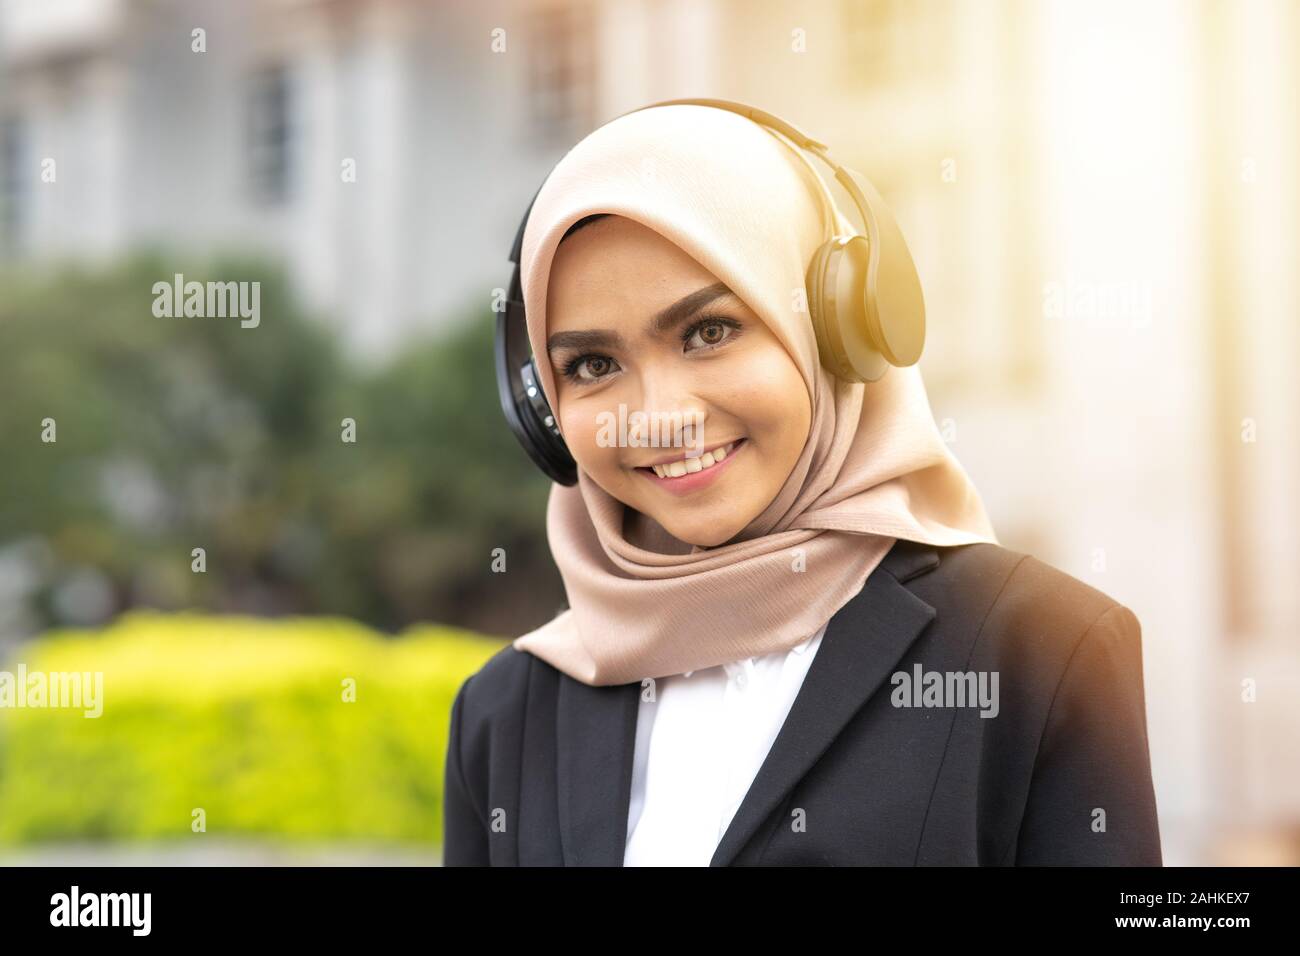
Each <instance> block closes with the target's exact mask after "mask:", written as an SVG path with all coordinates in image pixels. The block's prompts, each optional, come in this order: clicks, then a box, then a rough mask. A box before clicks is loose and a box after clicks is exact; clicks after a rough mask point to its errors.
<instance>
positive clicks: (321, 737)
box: [0, 612, 504, 844]
mask: <svg viewBox="0 0 1300 956" xmlns="http://www.w3.org/2000/svg"><path fill="white" fill-rule="evenodd" d="M502 646H504V645H503V643H501V642H497V641H491V640H483V639H482V638H479V637H477V636H475V635H472V634H470V633H468V632H464V631H460V630H456V629H450V628H435V627H418V628H414V629H412V630H410V631H408V632H407V633H406V634H404V635H403V636H402V637H401V638H399V639H396V640H390V639H384V638H383V637H382V636H381V635H379V634H378V633H376V632H374V631H370V630H368V629H366V628H364V627H362V626H360V625H357V624H354V623H352V622H348V621H343V620H337V619H314V620H305V619H282V620H278V621H266V620H258V619H253V618H239V617H231V618H214V617H207V616H200V615H191V614H178V615H167V614H159V613H156V612H136V613H132V614H128V615H124V616H123V617H122V618H120V619H119V620H118V621H116V622H115V623H114V624H113V625H112V626H111V627H110V628H108V629H107V630H105V631H104V632H102V633H99V632H90V631H83V632H78V631H64V632H55V633H51V634H49V635H47V636H45V637H43V638H41V639H40V640H38V641H33V642H31V643H29V644H27V645H25V646H24V647H23V648H22V649H21V651H22V653H21V654H20V655H19V657H18V659H19V660H21V661H23V663H24V664H26V667H27V673H28V674H31V673H32V672H34V671H42V672H54V671H62V672H92V673H93V672H102V673H103V691H102V698H101V703H102V708H103V710H102V714H101V715H100V716H98V717H87V716H85V714H84V712H83V710H81V709H69V708H21V709H12V710H8V709H6V710H0V842H4V843H10V844H13V843H26V842H40V841H46V840H52V839H91V840H100V839H102V840H109V839H132V840H136V839H156V838H159V839H160V838H183V837H189V838H191V839H196V840H201V839H203V838H204V836H205V835H218V834H220V835H275V836H277V837H282V838H288V839H294V838H301V839H307V840H316V839H321V838H326V839H331V838H344V839H352V838H357V839H366V840H377V841H394V842H406V843H410V842H427V843H434V844H440V843H441V841H442V785H443V768H444V761H445V758H446V748H447V731H448V722H449V719H450V715H451V703H452V699H453V698H454V695H455V693H456V691H457V690H458V688H459V687H460V684H461V683H462V682H463V681H464V680H465V678H466V677H468V676H469V675H470V674H472V673H473V672H474V671H476V670H477V669H478V668H479V667H481V666H482V665H483V663H484V662H486V661H487V659H488V658H489V657H491V655H492V654H493V653H495V652H496V651H497V650H499V649H500V648H501V647H502ZM5 666H6V669H8V670H9V671H11V672H13V671H14V670H15V665H13V664H6V665H5ZM347 682H354V683H351V684H348V683H347ZM345 684H347V686H352V687H354V688H355V700H354V701H352V702H347V701H345V699H344V691H345ZM195 809H202V810H203V811H204V814H205V817H206V834H205V833H192V830H191V821H192V819H193V816H192V814H193V811H194V810H195Z"/></svg>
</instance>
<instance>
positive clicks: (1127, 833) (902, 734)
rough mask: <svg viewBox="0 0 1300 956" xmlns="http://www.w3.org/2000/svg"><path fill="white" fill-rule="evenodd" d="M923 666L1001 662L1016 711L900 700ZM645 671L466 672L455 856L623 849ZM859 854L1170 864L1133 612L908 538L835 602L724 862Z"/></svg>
mask: <svg viewBox="0 0 1300 956" xmlns="http://www.w3.org/2000/svg"><path fill="white" fill-rule="evenodd" d="M916 665H920V666H921V667H922V670H923V672H924V671H940V672H948V671H974V672H977V673H978V672H981V671H983V672H994V671H996V672H997V673H998V695H997V696H998V702H999V703H998V713H997V716H995V717H981V716H980V709H979V708H978V707H977V706H967V707H961V706H948V707H916V706H913V707H903V706H895V704H894V703H892V702H891V699H892V698H894V697H896V696H897V695H898V694H901V693H902V690H901V688H900V687H897V685H895V684H894V682H893V679H892V678H893V675H895V674H898V673H900V672H903V673H907V674H909V675H914V674H915V673H916V672H915V670H914V668H915V666H916ZM900 681H901V679H900ZM640 686H641V685H640V684H639V683H630V684H623V685H617V686H609V687H592V686H589V685H587V684H583V683H581V682H580V681H576V680H574V679H573V678H571V677H569V676H568V675H566V674H563V673H562V672H560V671H558V670H556V669H555V668H554V667H552V666H551V665H549V664H547V663H545V662H544V661H542V660H541V659H540V658H537V657H535V656H533V655H532V654H528V653H526V652H523V651H517V650H515V649H514V648H513V647H511V646H509V645H507V646H506V647H505V648H503V649H502V650H501V651H499V652H498V653H497V654H496V655H495V656H493V657H492V658H491V659H490V660H489V661H488V662H487V663H486V664H484V665H483V667H482V668H481V669H480V670H479V671H478V672H477V673H476V674H474V675H473V676H471V677H470V678H469V679H468V680H466V681H465V683H464V684H463V685H462V686H461V688H460V690H459V692H458V693H457V695H456V699H455V702H454V703H453V705H452V711H451V736H450V741H449V745H448V752H447V761H446V766H445V779H446V789H445V805H444V824H445V830H444V832H445V840H444V864H445V865H449V866H461V865H492V866H561V865H563V866H621V865H622V862H623V851H624V846H625V844H626V838H627V817H628V804H629V801H630V794H631V784H632V756H633V748H634V744H635V739H636V719H637V712H638V706H637V705H638V700H639V692H640ZM949 703H952V701H949ZM858 864H875V865H880V864H884V865H906V866H911V865H936V864H939V865H943V864H957V865H992V866H999V865H1012V864H1017V865H1027V864H1028V865H1033V864H1109V865H1116V864H1119V865H1153V866H1159V865H1160V864H1161V856H1160V834H1159V827H1158V824H1157V821H1156V803H1155V795H1154V793H1153V790H1152V785H1151V769H1150V761H1149V755H1148V747H1147V725H1146V706H1145V700H1144V695H1143V682H1142V653H1141V629H1140V626H1139V624H1138V619H1137V618H1136V617H1135V616H1134V614H1133V612H1132V611H1130V610H1129V609H1128V608H1126V607H1124V606H1123V605H1121V604H1118V603H1116V602H1115V601H1114V600H1112V599H1111V598H1109V597H1107V596H1106V595H1105V594H1103V593H1102V592H1101V591H1098V590H1097V589H1095V588H1093V587H1090V586H1089V585H1087V584H1085V583H1084V582H1082V581H1080V580H1078V579H1077V578H1074V577H1071V576H1070V575H1068V574H1065V573H1064V572H1062V571H1059V570H1057V569H1055V568H1052V567H1050V566H1048V565H1046V564H1044V563H1042V562H1041V561H1039V560H1037V559H1036V558H1033V557H1030V556H1027V555H1024V554H1020V553H1018V552H1015V551H1011V550H1008V549H1006V548H1002V547H999V546H997V545H992V544H974V545H962V546H957V547H949V548H936V547H931V546H928V545H920V544H916V543H914V542H910V541H902V540H900V541H898V542H897V543H896V544H895V545H894V547H893V548H892V549H891V550H890V552H889V553H888V554H887V555H886V557H885V559H884V561H883V562H881V564H880V565H879V567H877V568H876V569H875V571H873V572H872V574H871V575H870V576H869V577H868V579H867V581H866V584H865V585H864V586H863V588H862V590H861V591H860V592H859V593H858V594H857V595H856V596H855V597H854V598H853V599H852V600H850V601H849V603H848V604H846V605H845V606H844V607H843V608H841V609H840V610H839V611H838V612H837V613H836V614H835V615H834V616H833V617H832V618H831V620H830V622H829V624H828V626H827V629H826V633H825V635H824V636H823V638H822V644H821V646H820V647H819V649H818V652H817V655H816V657H814V658H813V662H812V665H811V667H810V669H809V671H808V674H807V676H806V677H805V679H804V683H803V685H802V687H801V688H800V690H799V693H798V696H797V697H796V698H795V701H794V704H793V705H792V707H791V709H790V713H789V715H788V716H787V717H786V720H785V723H784V724H783V725H782V727H781V730H780V733H779V734H778V735H777V737H776V740H775V742H774V743H773V745H772V749H771V751H770V752H769V753H768V755H767V758H766V759H765V761H764V762H763V764H762V766H761V768H760V769H759V771H758V774H757V776H756V777H755V778H754V782H753V784H752V785H751V786H750V789H749V791H748V793H747V794H746V795H745V798H744V800H743V801H742V803H741V805H740V807H739V809H738V810H737V812H736V815H735V817H734V818H733V819H732V821H731V825H730V827H729V828H728V829H727V831H726V833H725V834H724V835H723V838H722V841H721V843H720V844H719V845H718V847H717V850H716V851H715V852H714V854H713V859H712V861H711V865H712V866H724V865H778V866H780V865H813V866H819V865H836V866H841V865H858Z"/></svg>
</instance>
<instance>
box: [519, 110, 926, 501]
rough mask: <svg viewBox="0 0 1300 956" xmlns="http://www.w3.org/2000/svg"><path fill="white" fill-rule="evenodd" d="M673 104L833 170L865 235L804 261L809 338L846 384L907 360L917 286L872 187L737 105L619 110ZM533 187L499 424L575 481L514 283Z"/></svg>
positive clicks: (557, 474) (919, 329) (918, 331)
mask: <svg viewBox="0 0 1300 956" xmlns="http://www.w3.org/2000/svg"><path fill="white" fill-rule="evenodd" d="M673 105H693V106H710V107H714V108H716V109H720V110H727V111H729V112H732V113H738V114H740V115H741V116H744V117H746V118H747V119H749V120H752V121H753V122H755V123H757V124H759V125H760V126H765V127H767V128H769V129H771V130H775V131H776V132H778V133H780V134H782V135H783V136H784V137H785V138H786V139H788V140H789V141H790V142H791V143H793V144H794V145H796V146H798V147H799V148H801V149H803V150H805V151H807V152H810V153H814V154H816V155H817V156H819V157H820V158H821V159H822V161H823V162H824V163H826V165H827V166H829V167H830V168H831V169H832V170H833V171H834V172H835V178H836V180H837V181H838V182H839V183H840V184H841V185H843V187H844V189H845V191H846V192H848V194H849V196H850V197H851V198H852V199H853V203H854V205H856V206H857V207H858V213H859V214H860V215H861V217H862V222H863V226H864V230H865V231H864V232H862V233H855V234H853V235H848V236H832V237H831V238H829V239H827V240H826V242H825V243H823V244H822V246H821V247H820V248H819V249H818V250H817V252H816V254H815V255H814V256H813V258H812V262H811V263H809V265H808V272H807V275H806V277H805V282H806V285H807V293H808V311H809V313H810V316H811V319H812V326H813V330H814V331H815V332H816V335H817V351H818V355H819V357H820V359H821V363H822V365H824V366H825V367H826V369H827V370H828V371H829V372H831V374H833V375H835V376H836V377H838V378H841V379H844V380H845V381H849V382H874V381H876V380H877V379H879V378H880V377H881V376H882V375H884V374H885V371H886V369H887V368H888V366H890V365H895V366H900V367H901V366H907V365H913V364H915V363H916V361H917V360H918V359H919V358H920V357H921V349H922V348H923V347H924V345H925V301H924V299H923V298H922V295H921V280H920V277H919V276H918V275H917V272H916V265H915V264H914V263H913V262H912V256H911V253H910V252H908V249H907V243H906V242H905V241H904V239H903V234H902V232H901V231H900V230H899V228H898V224H897V223H896V222H895V221H894V217H893V215H892V214H891V213H890V212H889V209H888V208H887V207H886V206H885V203H884V200H883V199H881V198H880V194H879V193H878V192H877V191H876V189H875V187H873V186H872V185H871V183H869V182H868V181H867V180H866V179H865V178H863V179H862V183H861V188H860V187H859V184H858V181H857V180H855V179H854V178H853V175H852V174H851V172H850V170H849V169H847V168H846V167H844V166H841V165H840V164H839V163H837V162H835V160H833V159H832V158H831V156H830V152H829V151H828V150H827V148H826V146H825V144H823V143H820V142H818V141H817V140H815V139H813V138H812V137H810V136H808V135H806V134H805V133H803V132H802V131H800V130H799V129H798V128H796V127H794V126H792V125H791V124H789V123H787V122H785V121H784V120H782V119H780V118H778V117H776V116H773V115H772V114H771V113H766V112H764V111H763V110H760V109H755V108H754V107H752V106H746V105H744V104H743V103H735V102H732V101H730V100H714V99H680V100H663V101H661V102H658V103H651V104H649V105H648V106H640V107H637V109H634V110H629V111H628V113H636V112H639V111H640V110H645V109H652V108H654V107H656V106H673ZM628 113H623V114H621V116H627V115H628ZM615 118H616V119H617V118H619V117H615ZM813 175H814V178H816V179H817V182H818V184H819V185H820V186H821V189H822V192H823V194H824V196H825V198H826V199H828V200H830V206H831V208H832V209H833V208H834V200H833V199H832V198H831V195H830V189H829V188H828V187H827V185H826V183H825V182H824V181H823V180H822V178H821V177H820V176H816V174H815V173H814V174H813ZM548 178H549V174H548ZM543 185H545V181H543ZM541 191H542V190H541V187H538V190H537V193H536V194H534V196H533V201H532V202H530V203H529V204H528V211H527V212H525V213H524V218H523V221H522V222H521V223H520V224H519V232H518V233H517V234H516V235H515V241H514V245H513V246H512V247H511V250H510V261H511V262H513V263H514V266H515V268H514V275H513V277H512V278H511V280H510V289H509V293H508V295H507V297H506V307H505V309H504V310H503V311H500V312H498V313H497V331H496V347H495V352H496V371H497V390H498V392H499V394H500V398H501V409H502V411H503V412H505V417H506V422H507V424H508V425H509V426H510V430H511V431H512V432H514V435H515V437H516V438H517V439H518V440H519V443H520V444H521V445H522V446H523V447H524V450H525V451H526V452H527V453H528V456H529V457H530V458H532V460H533V462H534V463H535V464H536V465H537V466H538V467H539V468H541V469H542V471H544V472H545V473H546V474H547V475H549V476H550V478H551V479H552V480H553V481H556V482H559V483H560V484H562V485H574V484H577V481H578V472H577V465H576V463H575V462H574V460H573V456H572V455H571V454H570V453H569V449H568V447H567V446H566V445H565V443H564V439H563V438H561V437H560V429H559V426H558V425H557V424H556V421H555V414H554V413H553V412H552V411H551V408H550V405H549V404H548V403H547V401H546V396H545V395H544V394H543V393H542V386H541V383H540V382H539V381H538V378H537V366H536V364H535V361H534V358H533V356H532V348H531V345H530V344H529V341H528V326H527V322H526V319H525V315H524V302H523V290H522V288H521V286H520V276H519V273H520V268H519V259H520V256H521V250H522V248H523V243H524V230H525V228H526V227H527V225H528V216H529V213H531V212H532V210H533V203H535V202H536V201H537V196H538V195H540V194H541ZM868 197H869V198H868ZM832 231H833V224H832Z"/></svg>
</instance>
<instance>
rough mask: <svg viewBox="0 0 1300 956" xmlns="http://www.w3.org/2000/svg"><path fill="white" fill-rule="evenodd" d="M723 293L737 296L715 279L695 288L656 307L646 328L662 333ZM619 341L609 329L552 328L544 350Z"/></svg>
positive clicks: (610, 345)
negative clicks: (656, 311) (572, 329)
mask: <svg viewBox="0 0 1300 956" xmlns="http://www.w3.org/2000/svg"><path fill="white" fill-rule="evenodd" d="M727 296H731V297H733V298H739V296H737V295H736V293H734V292H732V291H731V289H729V288H728V287H727V284H726V283H725V282H715V283H714V284H713V285H710V286H705V287H704V288H702V289H696V290H695V291H694V292H692V293H690V294H689V295H685V296H682V298H680V299H678V300H677V301H676V302H674V303H673V304H672V305H670V306H667V307H666V308H664V309H662V310H660V312H659V313H658V314H657V315H655V316H654V317H653V318H652V319H651V320H650V321H649V322H647V323H646V332H647V333H648V334H650V335H655V336H659V335H663V334H664V333H665V332H667V331H669V330H670V329H673V328H675V327H676V326H678V325H680V324H681V323H682V322H684V321H686V320H687V319H689V318H691V317H692V316H693V315H695V314H696V313H697V312H699V311H700V310H701V309H703V308H705V307H706V306H708V305H710V304H712V303H713V302H716V301H717V300H718V299H722V298H725V297H727ZM622 345H623V336H622V335H620V334H619V333H618V332H616V331H614V330H613V329H582V330H579V331H573V332H556V333H555V334H554V335H552V336H551V337H550V338H549V339H547V340H546V351H547V352H548V353H550V352H554V351H556V350H557V349H595V348H620V347H621V346H622Z"/></svg>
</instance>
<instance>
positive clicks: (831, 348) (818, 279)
mask: <svg viewBox="0 0 1300 956" xmlns="http://www.w3.org/2000/svg"><path fill="white" fill-rule="evenodd" d="M834 252H835V242H834V240H832V241H829V242H825V243H822V245H820V246H818V248H817V251H816V252H815V253H814V254H813V257H812V262H810V263H809V264H808V273H807V275H806V276H805V280H804V284H805V286H806V287H807V291H808V313H809V317H810V318H811V320H812V327H813V333H814V334H815V335H816V336H817V355H818V357H819V358H820V359H821V363H822V365H823V366H824V367H825V368H826V370H827V371H829V372H830V373H831V374H832V375H835V376H836V377H837V378H842V379H847V380H849V381H853V368H852V366H850V365H849V364H848V361H847V359H846V357H845V355H844V348H843V346H842V345H841V343H840V341H839V335H838V330H836V329H835V328H834V326H835V322H836V317H835V316H834V315H833V314H832V315H827V312H828V311H830V312H832V313H833V312H834V302H833V301H828V300H827V298H826V297H825V295H824V293H823V290H824V289H825V287H826V267H827V264H828V263H829V262H830V258H831V256H832V255H833V254H834Z"/></svg>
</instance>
